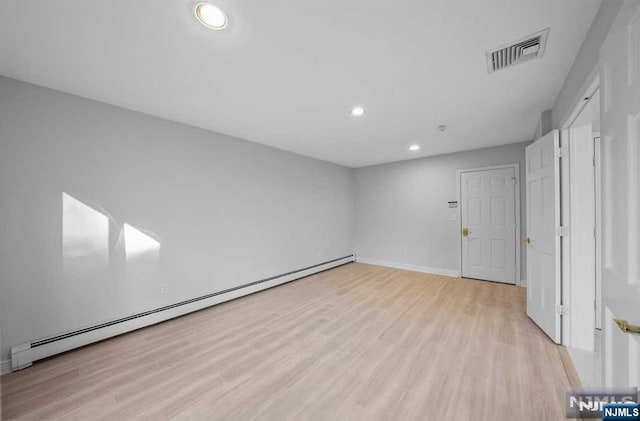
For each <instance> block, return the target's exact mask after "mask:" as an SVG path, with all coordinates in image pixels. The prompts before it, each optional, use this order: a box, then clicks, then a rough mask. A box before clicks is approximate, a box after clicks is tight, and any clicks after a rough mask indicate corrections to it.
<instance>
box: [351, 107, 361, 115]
mask: <svg viewBox="0 0 640 421" xmlns="http://www.w3.org/2000/svg"><path fill="white" fill-rule="evenodd" d="M351 115H352V116H354V117H360V116H362V115H364V107H361V106H357V107H353V108H352V109H351Z"/></svg>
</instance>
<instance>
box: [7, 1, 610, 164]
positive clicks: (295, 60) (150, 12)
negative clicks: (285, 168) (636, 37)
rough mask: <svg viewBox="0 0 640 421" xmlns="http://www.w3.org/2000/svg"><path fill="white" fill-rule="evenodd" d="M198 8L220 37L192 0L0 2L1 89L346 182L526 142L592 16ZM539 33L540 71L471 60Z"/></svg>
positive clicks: (534, 4) (430, 6) (538, 8)
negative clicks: (208, 136)
mask: <svg viewBox="0 0 640 421" xmlns="http://www.w3.org/2000/svg"><path fill="white" fill-rule="evenodd" d="M210 1H211V2H212V3H214V4H216V5H218V6H220V7H221V8H222V9H223V10H224V11H225V12H226V13H227V15H228V16H229V20H230V25H229V27H228V28H227V29H226V30H223V31H215V30H210V29H207V28H205V27H204V26H202V25H200V24H199V23H198V22H197V21H196V19H195V17H194V15H193V7H194V5H195V4H196V2H195V1H194V0H56V1H50V0H3V1H1V2H0V54H1V55H0V74H3V75H5V76H9V77H12V78H16V79H20V80H24V81H27V82H32V83H35V84H39V85H43V86H47V87H50V88H54V89H59V90H61V91H65V92H70V93H73V94H76V95H80V96H84V97H87V98H92V99H95V100H98V101H103V102H107V103H110V104H114V105H119V106H122V107H125V108H129V109H132V110H137V111H141V112H144V113H148V114H152V115H156V116H160V117H164V118H167V119H170V120H175V121H179V122H183V123H186V124H190V125H193V126H197V127H202V128H205V129H209V130H213V131H216V132H221V133H226V134H229V135H233V136H237V137H240V138H244V139H248V140H251V141H255V142H259V143H263V144H266V145H271V146H275V147H277V148H281V149H286V150H289V151H293V152H297V153H300V154H303V155H307V156H311V157H315V158H320V159H324V160H327V161H332V162H336V163H339V164H344V165H347V166H351V167H359V166H364V165H371V164H376V163H382V162H390V161H398V160H403V159H410V158H415V157H419V156H428V155H437V154H442V153H448V152H454V151H460V150H468V149H475V148H479V147H486V146H492V145H501V144H506V143H514V142H522V141H527V140H531V137H532V134H533V133H534V132H535V126H536V123H537V120H538V118H539V115H540V114H539V113H540V112H541V111H543V110H546V109H549V108H551V107H552V106H553V104H554V102H555V99H556V96H557V95H558V93H559V91H560V88H561V86H562V84H563V82H564V80H565V78H566V76H567V74H568V72H569V69H570V67H571V64H572V63H573V60H574V58H575V55H576V53H577V51H578V49H579V47H580V45H581V43H582V41H583V39H584V37H585V35H586V33H587V30H588V28H589V26H590V25H591V22H592V21H593V18H594V16H595V14H596V12H597V9H598V7H599V5H600V0H484V1H483V0H441V1H425V0H416V1H413V0H412V1H408V0H396V1H391V0H388V1H379V0H304V1H302V0H298V1H294V0H210ZM546 27H551V32H550V34H549V38H548V41H547V49H546V52H545V55H544V57H543V58H542V59H540V60H535V61H531V62H527V63H523V64H520V65H517V66H515V67H513V68H510V69H507V70H504V71H500V72H497V73H494V74H492V75H488V74H487V68H486V63H485V51H486V50H488V49H491V48H494V47H498V46H501V45H502V44H505V43H508V42H510V41H515V40H517V39H519V38H521V37H523V36H526V35H529V34H531V33H533V32H536V31H539V30H541V29H543V28H546ZM356 104H363V105H364V106H365V107H366V110H367V112H366V114H365V116H364V117H362V118H359V119H356V118H353V117H351V116H350V115H349V110H350V108H351V107H352V106H353V105H356ZM440 124H446V125H447V126H448V130H447V131H446V132H444V133H441V132H439V131H438V130H437V126H438V125H440ZM414 143H417V144H419V145H421V147H422V149H421V150H420V151H419V152H409V151H408V146H409V145H411V144H414Z"/></svg>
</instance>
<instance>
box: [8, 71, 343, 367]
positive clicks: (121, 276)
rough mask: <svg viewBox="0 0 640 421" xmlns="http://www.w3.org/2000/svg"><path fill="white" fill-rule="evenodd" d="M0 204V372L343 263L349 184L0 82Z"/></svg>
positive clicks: (295, 161) (292, 159)
mask: <svg viewBox="0 0 640 421" xmlns="http://www.w3.org/2000/svg"><path fill="white" fill-rule="evenodd" d="M63 193H65V194H66V195H67V196H63ZM0 196H1V200H0V215H2V218H1V219H0V238H1V239H2V240H1V242H0V268H2V269H1V270H0V289H1V291H2V293H1V294H0V320H1V321H2V349H1V350H0V360H5V359H7V358H8V357H9V349H10V347H11V346H14V345H17V344H20V343H23V342H26V341H29V340H32V339H38V338H42V337H44V336H47V335H52V334H56V333H59V332H65V331H68V330H70V329H74V328H78V327H82V326H86V325H91V324H93V323H96V322H100V321H104V320H107V319H111V318H114V317H119V316H125V315H128V314H132V313H136V312H140V311H143V310H148V309H150V308H156V307H157V306H160V305H165V304H169V303H172V302H177V301H180V300H184V299H188V298H191V297H195V296H199V295H202V294H206V293H211V292H214V291H219V290H222V289H225V288H229V287H233V286H237V285H241V284H244V283H247V282H250V281H254V280H257V279H261V278H264V277H267V276H271V275H276V274H281V273H283V272H287V271H291V270H294V269H298V268H302V267H305V266H308V265H312V264H315V263H319V262H323V261H326V260H329V259H334V258H337V257H342V256H345V255H348V254H351V253H352V252H353V244H352V238H353V232H352V231H353V218H354V204H353V196H354V183H353V170H351V169H349V168H345V167H341V166H337V165H333V164H329V163H326V162H322V161H318V160H314V159H310V158H305V157H302V156H299V155H295V154H292V153H288V152H284V151H281V150H277V149H273V148H269V147H265V146H261V145H258V144H255V143H251V142H246V141H243V140H239V139H234V138H231V137H228V136H224V135H220V134H215V133H211V132H207V131H204V130H200V129H196V128H192V127H188V126H185V125H181V124H177V123H173V122H170V121H166V120H162V119H158V118H154V117H150V116H147V115H143V114H139V113H135V112H131V111H127V110H124V109H120V108H117V107H113V106H109V105H106V104H102V103H98V102H94V101H89V100H86V99H82V98H79V97H75V96H72V95H68V94H64V93H60V92H56V91H53V90H49V89H45V88H41V87H36V86H33V85H29V84H25V83H22V82H18V81H15V80H11V79H7V78H3V77H0ZM63 197H65V199H63ZM63 202H64V203H67V205H68V207H67V208H65V211H64V213H65V214H64V215H63ZM63 220H64V223H63ZM96 221H98V222H99V223H98V224H96V223H95V222H96ZM100 221H108V223H105V224H102V222H100ZM124 223H127V224H129V225H131V226H133V227H135V229H137V230H138V231H139V233H138V235H137V236H129V237H126V238H125V237H124V236H123V233H122V232H123V229H122V227H123V224H124ZM102 225H104V227H108V228H106V230H105V229H102V230H101V229H97V228H96V226H102ZM140 233H143V234H140ZM136 237H137V238H138V241H136ZM151 238H152V239H153V240H150V239H151ZM140 239H141V240H140ZM156 242H157V243H156ZM158 243H159V249H158V247H157V246H158ZM163 283H166V284H167V285H168V293H166V294H161V293H160V285H161V284H163Z"/></svg>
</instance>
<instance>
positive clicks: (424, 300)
mask: <svg viewBox="0 0 640 421" xmlns="http://www.w3.org/2000/svg"><path fill="white" fill-rule="evenodd" d="M561 357H562V354H561V348H560V347H558V346H557V345H555V344H554V343H552V341H551V340H549V338H547V337H546V336H545V335H544V333H542V331H540V329H538V328H537V326H535V324H533V323H532V322H531V320H529V318H528V317H527V316H526V313H525V291H524V289H522V288H519V287H516V286H512V285H504V284H497V283H491V282H483V281H476V280H470V279H461V278H451V277H446V276H439V275H430V274H423V273H416V272H409V271H404V270H398V269H390V268H384V267H378V266H372V265H364V264H358V263H353V264H349V265H345V266H341V267H338V268H335V269H332V270H330V271H325V272H322V273H319V274H316V275H313V276H309V277H306V278H304V279H301V280H298V281H295V282H291V283H288V284H285V285H282V286H279V287H277V288H272V289H269V290H266V291H263V292H260V293H257V294H253V295H250V296H247V297H243V298H240V299H237V300H234V301H231V302H227V303H223V304H220V305H217V306H214V307H211V308H208V309H205V310H202V311H199V312H196V313H192V314H190V315H187V316H183V317H180V318H177V319H173V320H170V321H167V322H165V323H160V324H158V325H155V326H151V327H148V328H145V329H141V330H138V331H135V332H131V333H129V334H126V335H121V336H119V337H116V338H113V339H110V340H107V341H103V342H100V343H97V344H94V345H91V346H87V347H84V348H81V349H78V350H75V351H72V352H68V353H65V354H62V355H59V356H57V357H53V358H50V359H47V360H44V361H41V362H38V363H36V364H34V366H33V367H31V368H28V369H25V370H23V371H20V372H17V373H11V374H8V375H5V376H2V378H1V381H2V391H3V393H2V410H3V416H4V419H7V420H9V419H25V420H30V419H33V420H49V419H51V420H74V419H77V420H87V419H100V420H123V419H148V420H162V419H173V420H228V419H233V420H278V421H281V420H327V419H349V420H360V419H362V420H377V419H379V420H390V419H401V420H424V419H441V420H459V419H473V420H492V421H493V420H507V421H512V420H532V421H533V420H536V421H539V420H561V419H564V407H563V405H564V391H565V389H566V387H567V386H568V385H569V378H568V377H567V374H566V371H565V365H563V361H562V358H561Z"/></svg>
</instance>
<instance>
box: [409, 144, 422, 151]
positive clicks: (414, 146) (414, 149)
mask: <svg viewBox="0 0 640 421" xmlns="http://www.w3.org/2000/svg"><path fill="white" fill-rule="evenodd" d="M409 150H410V151H419V150H420V146H418V145H411V146H409Z"/></svg>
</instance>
